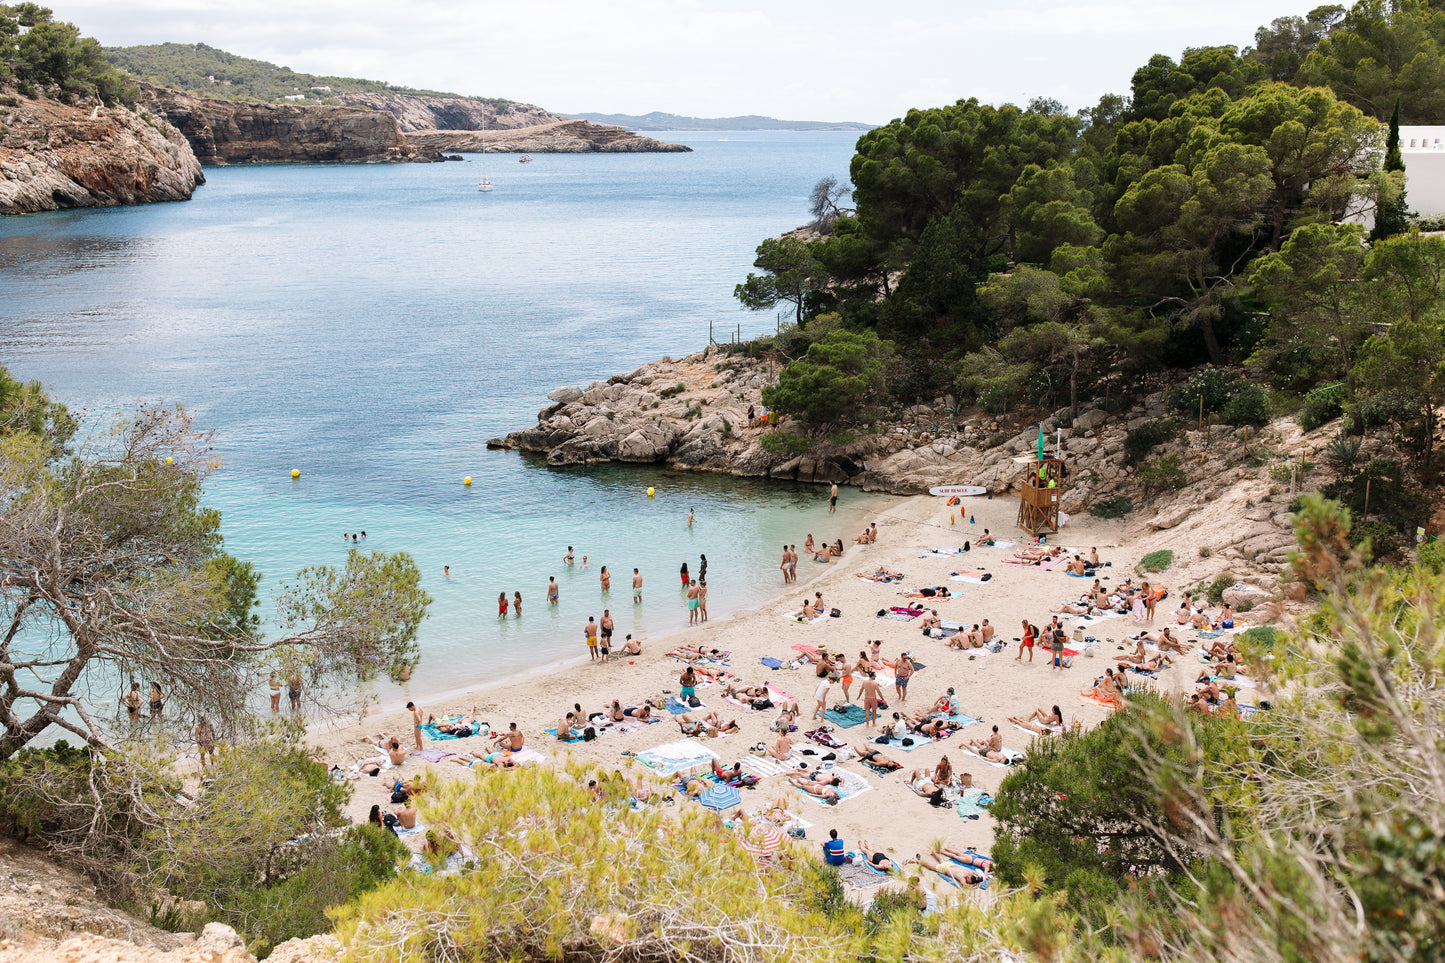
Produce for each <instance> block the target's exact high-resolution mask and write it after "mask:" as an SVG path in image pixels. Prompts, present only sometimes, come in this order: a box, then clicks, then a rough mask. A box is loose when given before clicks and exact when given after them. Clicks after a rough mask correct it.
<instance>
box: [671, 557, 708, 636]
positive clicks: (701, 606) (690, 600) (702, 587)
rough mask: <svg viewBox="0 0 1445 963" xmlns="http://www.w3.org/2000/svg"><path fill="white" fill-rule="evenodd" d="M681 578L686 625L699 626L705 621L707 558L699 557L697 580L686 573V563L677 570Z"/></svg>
mask: <svg viewBox="0 0 1445 963" xmlns="http://www.w3.org/2000/svg"><path fill="white" fill-rule="evenodd" d="M678 574H679V575H681V577H682V592H683V595H684V596H685V597H686V599H687V624H688V625H701V624H702V623H704V622H706V621H707V556H706V555H699V556H698V563H697V578H691V577H690V576H689V575H688V572H687V563H686V562H683V563H682V568H681V569H680V570H679V573H678Z"/></svg>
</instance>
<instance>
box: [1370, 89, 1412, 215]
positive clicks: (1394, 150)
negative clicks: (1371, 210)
mask: <svg viewBox="0 0 1445 963" xmlns="http://www.w3.org/2000/svg"><path fill="white" fill-rule="evenodd" d="M1385 170H1386V171H1399V172H1401V173H1403V172H1404V170H1405V158H1404V156H1403V155H1402V154H1401V153H1400V98H1399V97H1396V98H1395V109H1394V110H1392V111H1390V132H1389V134H1387V135H1386V137H1385ZM1409 227H1410V210H1409V207H1408V206H1407V205H1406V204H1405V189H1404V188H1403V187H1401V188H1400V196H1399V197H1397V198H1395V200H1394V201H1392V202H1390V203H1388V204H1382V205H1380V209H1379V211H1377V212H1376V214H1375V229H1374V230H1373V231H1372V232H1371V233H1370V239H1371V240H1374V241H1378V240H1381V239H1382V238H1387V237H1391V236H1393V235H1395V234H1403V233H1405V231H1406V230H1407V229H1408V228H1409Z"/></svg>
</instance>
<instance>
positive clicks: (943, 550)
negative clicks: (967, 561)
mask: <svg viewBox="0 0 1445 963" xmlns="http://www.w3.org/2000/svg"><path fill="white" fill-rule="evenodd" d="M957 554H959V551H958V549H956V548H953V547H951V546H948V545H940V546H938V547H937V548H930V549H929V550H928V551H926V552H924V553H923V554H922V555H920V556H918V557H919V558H953V556H955V555H957Z"/></svg>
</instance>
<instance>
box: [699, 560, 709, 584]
mask: <svg viewBox="0 0 1445 963" xmlns="http://www.w3.org/2000/svg"><path fill="white" fill-rule="evenodd" d="M697 580H698V581H699V582H705V581H707V556H706V555H699V556H698V564H697Z"/></svg>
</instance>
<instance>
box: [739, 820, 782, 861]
mask: <svg viewBox="0 0 1445 963" xmlns="http://www.w3.org/2000/svg"><path fill="white" fill-rule="evenodd" d="M739 842H741V843H742V845H743V849H746V850H747V851H748V852H750V853H752V854H753V855H754V856H756V857H757V858H758V859H769V858H771V857H772V855H773V854H774V853H776V852H777V851H778V850H779V849H781V848H782V845H783V833H782V831H781V830H779V829H778V828H777V827H775V826H769V827H767V828H766V829H762V828H754V829H753V831H752V833H750V834H749V835H747V836H744V837H743V838H742V839H740V840H739Z"/></svg>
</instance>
